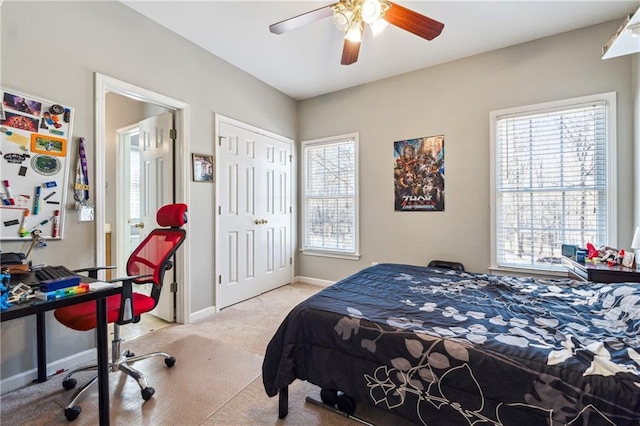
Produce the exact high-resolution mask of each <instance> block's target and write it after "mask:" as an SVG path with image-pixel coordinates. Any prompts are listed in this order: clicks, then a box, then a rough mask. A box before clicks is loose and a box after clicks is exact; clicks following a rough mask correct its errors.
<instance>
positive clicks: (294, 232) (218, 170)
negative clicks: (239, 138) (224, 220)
mask: <svg viewBox="0 0 640 426" xmlns="http://www.w3.org/2000/svg"><path fill="white" fill-rule="evenodd" d="M221 122H225V123H228V124H232V125H234V126H237V127H242V128H244V129H247V130H250V131H252V132H256V133H259V134H261V135H264V136H268V137H271V138H274V139H278V140H280V141H283V142H287V143H290V144H291V155H292V156H293V158H292V160H291V162H290V165H291V174H290V176H291V182H290V188H291V224H290V227H291V228H290V229H291V236H290V239H291V240H290V241H289V244H290V247H291V259H292V262H291V272H290V277H289V281H290V283H293V282H294V280H295V270H296V254H297V252H298V245H297V241H298V228H297V223H298V217H297V216H298V215H297V211H298V209H297V207H296V206H297V205H298V186H297V184H296V182H297V181H298V167H297V164H298V163H297V158H298V152H297V147H296V143H295V141H294V140H293V139H291V138H288V137H286V136H282V135H279V134H277V133H273V132H270V131H268V130H264V129H261V128H259V127H256V126H253V125H251V124H247V123H245V122H243V121H239V120H236V119H233V118H230V117H227V116H224V115H222V114H218V113H215V114H214V123H215V141H214V152H215V161H216V165H215V175H216V177H215V199H216V201H215V202H216V204H215V205H216V209H215V214H214V216H215V219H214V232H215V235H216V241H215V248H214V258H215V283H216V284H215V292H214V294H215V296H214V297H215V312H219V311H220V303H218V302H219V301H220V297H219V292H220V278H219V277H220V271H222V270H223V269H224V268H222V267H221V265H219V264H218V262H219V261H218V259H220V256H218V236H219V235H220V233H219V226H220V203H219V200H220V182H221V181H222V179H223V174H224V173H226V170H223V168H222V165H221V164H220V163H219V161H220V155H219V153H218V150H219V149H220V136H221V135H220V123H221Z"/></svg>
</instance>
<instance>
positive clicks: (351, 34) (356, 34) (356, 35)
mask: <svg viewBox="0 0 640 426" xmlns="http://www.w3.org/2000/svg"><path fill="white" fill-rule="evenodd" d="M344 38H346V39H347V40H349V41H352V42H354V43H360V42H362V22H358V21H354V22H352V23H351V25H350V26H349V30H348V31H347V35H346V36H345V37H344Z"/></svg>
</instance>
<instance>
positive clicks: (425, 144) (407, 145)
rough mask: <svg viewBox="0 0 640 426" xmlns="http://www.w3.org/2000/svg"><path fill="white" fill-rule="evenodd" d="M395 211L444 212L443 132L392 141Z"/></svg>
mask: <svg viewBox="0 0 640 426" xmlns="http://www.w3.org/2000/svg"><path fill="white" fill-rule="evenodd" d="M393 156H394V171H393V176H394V187H395V189H394V191H395V197H394V199H395V202H394V204H395V211H399V212H406V211H444V135H437V136H428V137H423V138H416V139H407V140H402V141H396V142H394V143H393Z"/></svg>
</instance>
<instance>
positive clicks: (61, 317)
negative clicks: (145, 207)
mask: <svg viewBox="0 0 640 426" xmlns="http://www.w3.org/2000/svg"><path fill="white" fill-rule="evenodd" d="M186 212H187V205H186V204H169V205H166V206H163V207H162V208H160V210H158V213H157V214H156V220H157V222H158V224H159V225H160V226H163V227H164V228H156V229H154V230H153V231H151V233H150V234H149V235H148V236H147V237H146V238H145V239H144V240H143V241H142V243H140V245H139V246H138V247H137V248H136V249H135V250H134V252H133V253H131V256H130V257H129V260H128V261H127V274H128V276H127V277H125V278H118V279H115V280H111V281H112V282H117V281H122V282H123V285H122V294H121V295H120V294H118V295H115V296H111V297H109V298H108V299H107V311H108V312H107V320H108V322H109V323H113V324H114V336H113V342H112V345H111V360H112V361H111V363H110V365H109V371H110V372H114V371H117V370H120V371H122V372H123V373H125V374H127V375H129V376H131V377H133V378H134V379H135V380H136V381H137V382H138V385H139V386H140V389H141V393H142V398H143V399H144V400H145V401H147V400H149V399H150V398H151V397H152V396H153V394H154V393H155V389H153V388H152V387H150V386H148V385H147V380H146V379H145V377H144V376H143V375H142V373H141V372H139V371H138V370H135V369H134V368H132V367H130V366H129V364H131V363H133V362H135V361H139V360H141V359H145V358H149V357H152V356H162V357H164V362H165V364H166V365H167V367H173V365H174V364H175V362H176V359H175V358H174V357H172V356H170V355H168V354H166V353H163V352H153V353H149V354H146V355H140V356H134V354H133V353H131V352H129V351H125V352H121V351H120V343H121V341H122V340H121V339H120V325H123V324H127V323H131V322H138V321H140V315H141V314H144V313H145V312H149V311H151V310H152V309H153V308H155V307H156V305H157V304H158V299H159V298H160V291H161V289H162V282H163V277H164V273H165V271H166V270H168V269H171V268H172V266H173V264H172V263H171V258H172V257H173V255H174V254H175V252H176V251H177V250H178V248H179V247H180V245H181V244H182V243H183V242H184V240H185V238H186V231H185V230H184V229H182V228H181V227H182V225H184V224H185V223H186V222H187V215H186ZM99 269H104V268H90V269H86V270H84V271H89V275H90V276H92V277H94V278H95V277H96V276H97V271H98V270H99ZM148 283H151V284H153V287H152V290H151V293H150V295H148V296H147V295H146V294H142V293H136V292H133V291H132V284H148ZM54 315H55V317H56V319H57V320H58V321H60V322H61V323H62V324H64V325H66V326H67V327H70V328H72V329H74V330H81V331H86V330H91V329H95V328H96V323H97V319H96V304H95V302H86V303H81V304H78V305H72V306H68V307H65V308H60V309H56V311H55V312H54ZM88 370H97V366H96V365H92V366H86V367H81V368H78V369H75V370H73V371H71V372H70V373H68V374H67V375H66V376H65V377H64V379H63V381H62V386H63V387H64V388H65V389H67V390H69V389H73V388H74V387H75V386H76V384H77V380H76V379H74V378H72V377H71V376H72V375H73V374H75V373H77V372H79V371H88ZM97 379H98V377H97V376H96V377H93V378H92V379H91V380H89V382H87V383H86V384H85V385H84V386H83V387H82V388H80V389H78V391H77V392H76V393H75V395H74V396H73V398H72V399H71V401H70V402H69V404H68V405H67V407H66V408H65V410H64V414H65V416H66V417H67V420H69V421H72V420H75V419H76V418H77V417H78V415H79V414H80V412H81V411H82V409H81V408H80V407H79V406H76V405H75V403H76V401H77V400H78V399H79V398H80V396H81V395H82V394H83V393H84V392H85V391H86V390H87V389H88V388H89V387H90V386H91V385H92V384H93V383H95V382H96V381H97Z"/></svg>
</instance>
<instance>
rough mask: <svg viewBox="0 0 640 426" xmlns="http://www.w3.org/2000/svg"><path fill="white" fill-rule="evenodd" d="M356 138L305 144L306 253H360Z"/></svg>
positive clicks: (304, 226) (304, 224)
mask: <svg viewBox="0 0 640 426" xmlns="http://www.w3.org/2000/svg"><path fill="white" fill-rule="evenodd" d="M356 149H357V147H356V138H355V137H347V138H343V139H329V140H322V141H309V142H305V143H303V158H304V163H303V196H304V219H303V221H304V223H303V228H304V249H305V250H313V251H328V252H341V253H347V254H355V253H356V252H357V152H356Z"/></svg>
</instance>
